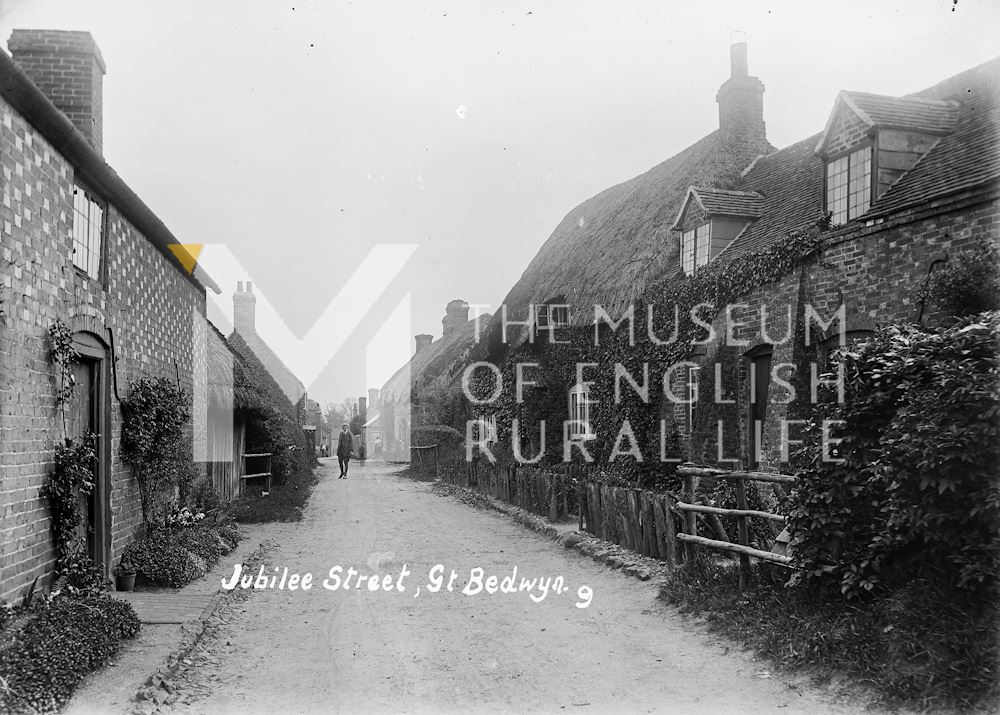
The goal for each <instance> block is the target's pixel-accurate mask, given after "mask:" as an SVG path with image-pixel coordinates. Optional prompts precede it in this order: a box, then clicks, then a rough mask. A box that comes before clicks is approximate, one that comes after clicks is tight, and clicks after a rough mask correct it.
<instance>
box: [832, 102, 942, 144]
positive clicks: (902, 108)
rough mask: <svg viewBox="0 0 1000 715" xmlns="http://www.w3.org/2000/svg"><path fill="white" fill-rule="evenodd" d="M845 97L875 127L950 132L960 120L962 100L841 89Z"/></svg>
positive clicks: (935, 132) (937, 132) (934, 132)
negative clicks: (958, 101) (898, 95)
mask: <svg viewBox="0 0 1000 715" xmlns="http://www.w3.org/2000/svg"><path fill="white" fill-rule="evenodd" d="M841 96H842V97H843V98H844V100H845V101H846V102H847V103H848V104H849V105H851V107H852V108H853V109H855V111H856V112H857V113H858V116H860V117H861V118H862V119H864V120H865V121H866V122H867V123H868V124H870V125H872V126H875V127H893V128H896V129H912V130H915V131H920V132H929V133H932V134H946V133H948V132H950V131H951V130H952V129H953V128H954V126H955V121H956V120H957V119H958V103H957V102H952V101H942V100H934V99H924V98H921V97H886V96H884V95H881V94H868V93H867V92H841Z"/></svg>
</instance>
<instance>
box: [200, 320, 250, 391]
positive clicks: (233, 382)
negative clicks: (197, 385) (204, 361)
mask: <svg viewBox="0 0 1000 715" xmlns="http://www.w3.org/2000/svg"><path fill="white" fill-rule="evenodd" d="M208 325H209V327H210V330H209V331H208V350H207V352H208V404H209V406H210V407H214V408H219V409H235V410H250V409H254V408H255V407H256V406H257V405H258V403H259V402H260V396H259V394H258V391H257V390H255V389H254V386H253V381H252V380H251V379H250V375H249V373H248V370H247V365H246V361H245V360H244V359H243V357H242V356H241V355H240V354H239V353H237V352H236V351H235V350H233V348H232V347H231V346H230V345H229V343H228V342H226V338H225V337H224V336H223V335H222V333H221V332H219V329H218V328H216V327H215V326H214V325H212V323H211V322H209V324H208Z"/></svg>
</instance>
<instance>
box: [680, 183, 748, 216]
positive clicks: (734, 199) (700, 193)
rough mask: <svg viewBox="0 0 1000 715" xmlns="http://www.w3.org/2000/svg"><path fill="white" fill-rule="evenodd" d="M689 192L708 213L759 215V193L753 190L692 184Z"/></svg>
mask: <svg viewBox="0 0 1000 715" xmlns="http://www.w3.org/2000/svg"><path fill="white" fill-rule="evenodd" d="M691 193H692V194H693V195H694V196H695V198H697V199H698V203H700V204H701V207H702V208H703V209H705V213H707V214H709V215H713V216H714V215H721V216H747V217H753V218H756V217H758V216H760V215H761V213H760V212H761V206H762V203H761V195H760V194H758V193H757V192H755V191H730V190H727V189H714V188H711V187H706V186H692V187H691Z"/></svg>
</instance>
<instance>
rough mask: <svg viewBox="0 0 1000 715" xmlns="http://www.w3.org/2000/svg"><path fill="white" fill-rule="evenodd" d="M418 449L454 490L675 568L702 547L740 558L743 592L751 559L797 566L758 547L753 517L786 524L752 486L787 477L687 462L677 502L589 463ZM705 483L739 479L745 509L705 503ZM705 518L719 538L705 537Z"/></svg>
mask: <svg viewBox="0 0 1000 715" xmlns="http://www.w3.org/2000/svg"><path fill="white" fill-rule="evenodd" d="M413 450H414V463H416V462H419V463H420V465H421V466H422V467H423V468H424V470H425V471H431V470H432V471H433V472H434V474H435V475H436V476H437V477H438V478H439V479H441V480H443V481H445V482H448V483H449V484H454V485H455V486H460V487H465V488H467V489H474V490H476V491H478V492H481V493H483V494H487V495H489V496H491V497H494V498H495V499H499V500H500V501H503V502H506V503H508V504H512V505H514V506H517V507H520V508H522V509H525V510H526V511H530V512H531V513H533V514H537V515H538V516H543V517H546V518H548V519H549V520H551V521H557V520H559V519H565V518H567V517H570V516H573V515H576V516H577V518H578V519H579V522H580V530H581V531H586V532H588V533H590V534H593V535H594V536H597V537H600V538H602V539H604V540H605V541H610V542H611V543H614V544H618V545H620V546H623V547H625V548H626V549H629V550H631V551H635V552H636V553H638V554H642V555H643V556H650V557H652V558H655V559H660V560H661V561H664V562H665V563H666V564H667V565H668V566H670V567H672V566H674V565H676V564H677V563H678V562H679V561H681V560H683V561H691V560H693V559H694V556H695V552H696V549H697V548H698V547H705V548H709V549H713V550H716V551H722V552H726V553H730V554H735V555H736V556H738V557H739V561H740V587H741V588H745V587H746V586H747V584H748V583H749V581H750V559H751V558H756V559H760V560H761V561H767V562H769V563H775V564H780V565H783V566H787V565H788V564H789V563H791V558H789V557H788V556H785V555H782V554H776V553H772V552H770V551H764V550H762V549H759V548H756V547H755V546H754V545H752V543H751V540H750V525H749V520H750V519H764V520H767V521H771V522H775V523H778V524H782V525H783V524H784V523H785V517H784V516H782V515H780V514H774V513H771V512H767V511H758V510H753V509H750V508H749V507H748V505H747V496H746V482H747V481H756V482H769V483H772V484H779V485H790V484H794V482H795V477H793V476H790V475H787V474H770V473H765V472H729V471H726V470H723V469H713V468H709V467H695V466H693V465H690V464H683V465H680V466H679V467H678V468H677V473H678V474H679V475H680V476H681V477H682V478H683V480H684V491H683V495H682V497H681V498H677V497H676V496H675V495H673V494H670V493H660V492H651V491H647V490H644V489H636V488H631V487H623V486H611V485H609V484H605V483H604V482H601V481H598V480H596V479H595V478H594V470H593V467H590V466H586V465H574V464H568V465H557V466H554V467H532V466H528V465H516V464H501V463H495V464H491V463H490V462H488V461H485V460H476V461H473V462H467V461H465V459H463V458H451V459H442V458H441V457H440V455H439V451H438V449H437V447H436V446H430V447H415V448H413ZM702 477H711V478H714V479H727V480H732V481H733V482H734V483H735V485H734V486H735V491H736V506H737V508H735V509H724V508H721V507H714V506H709V505H707V504H704V503H701V501H700V500H699V498H698V497H697V496H696V493H697V487H698V480H699V479H700V478H702ZM721 516H731V517H734V518H735V519H736V530H737V541H736V543H733V542H731V541H730V540H729V535H728V534H727V533H726V530H725V528H724V527H723V525H722V522H721V521H720V519H719V517H721ZM699 518H701V519H702V521H703V522H704V523H705V528H706V530H707V531H708V532H710V533H714V534H715V536H716V538H714V539H711V538H708V537H705V536H699V535H698V520H699ZM678 524H679V525H680V528H678Z"/></svg>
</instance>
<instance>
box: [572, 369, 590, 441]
mask: <svg viewBox="0 0 1000 715" xmlns="http://www.w3.org/2000/svg"><path fill="white" fill-rule="evenodd" d="M574 397H575V398H576V399H575V400H574ZM567 398H568V405H567V406H568V411H569V420H568V422H569V428H568V430H567V436H568V437H569V438H570V439H580V438H582V439H585V440H590V439H597V433H596V432H595V431H594V429H593V423H592V421H591V419H590V405H591V404H592V403H591V401H590V388H589V387H588V386H587V385H586V384H584V383H581V382H578V383H577V384H575V385H573V387H571V388H570V389H569V393H567ZM574 402H575V404H576V407H577V410H578V413H579V417H580V419H577V415H576V414H575V413H574V409H573V408H574ZM581 425H582V426H583V429H582V430H581V429H579V427H580V426H581Z"/></svg>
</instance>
